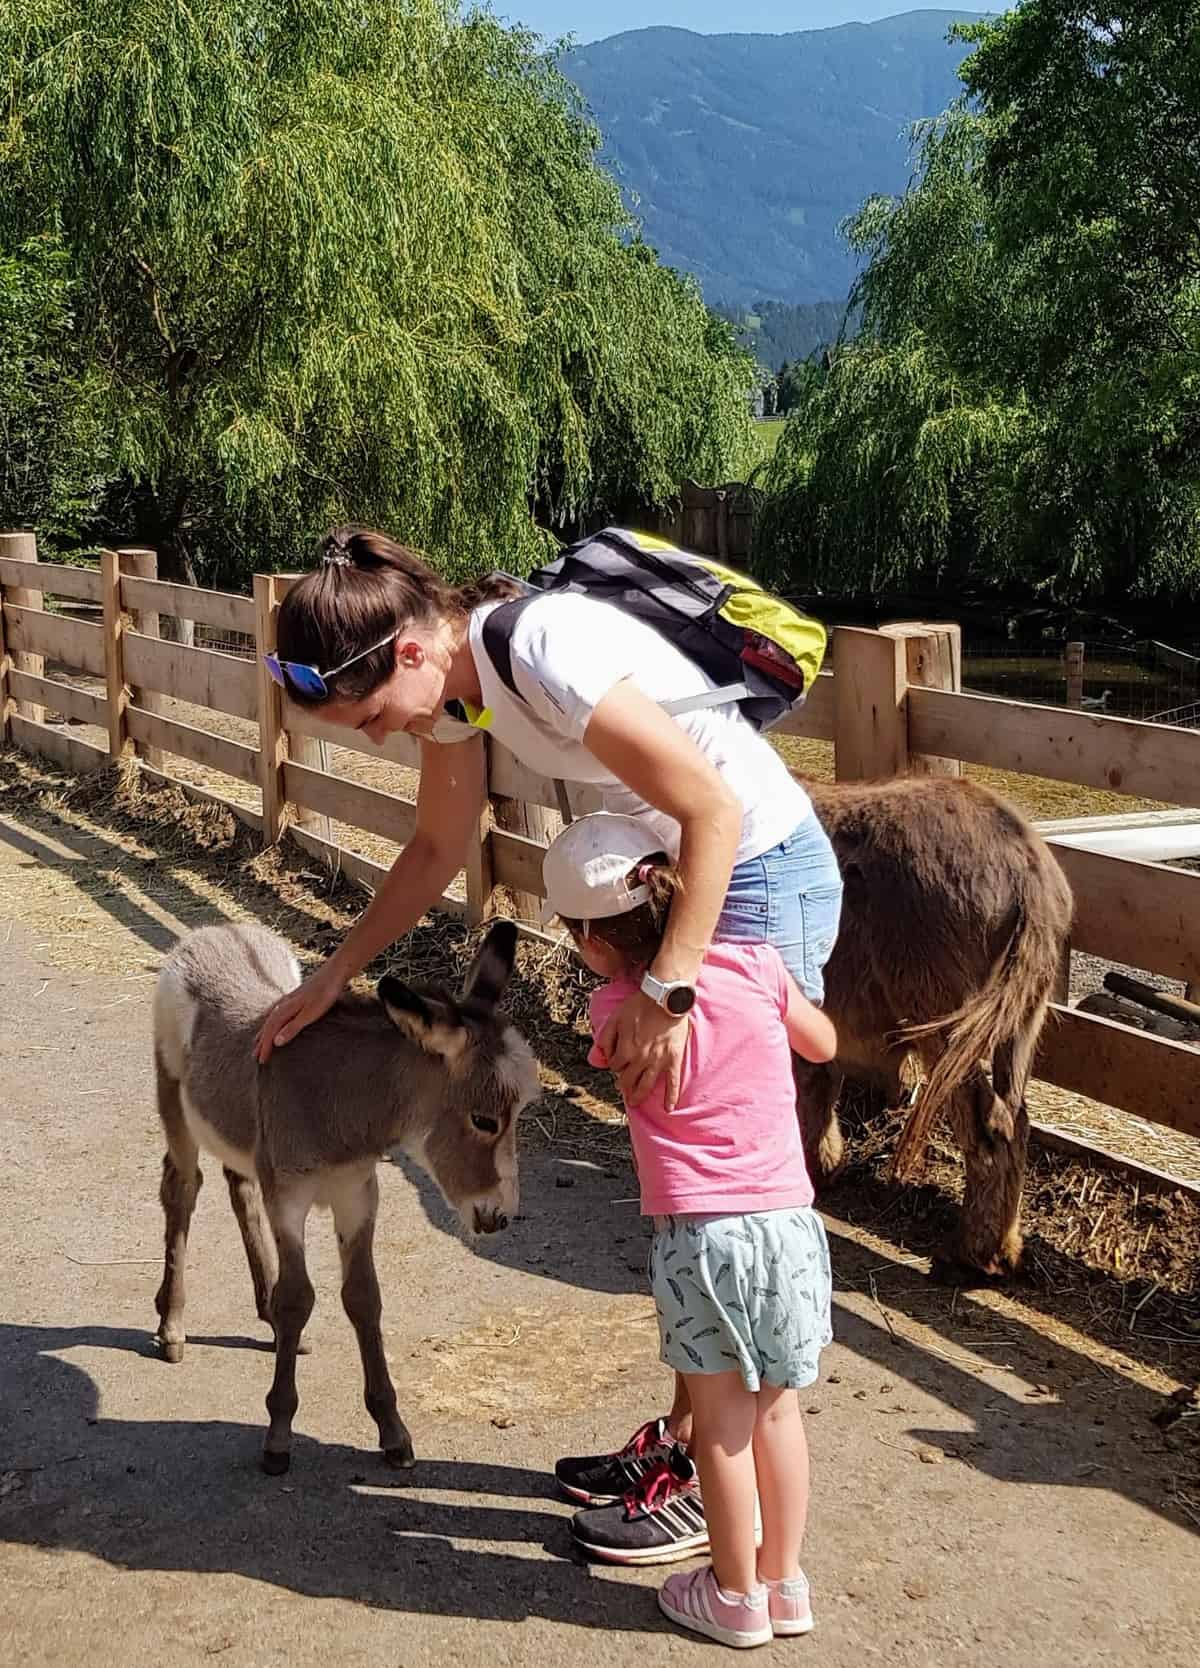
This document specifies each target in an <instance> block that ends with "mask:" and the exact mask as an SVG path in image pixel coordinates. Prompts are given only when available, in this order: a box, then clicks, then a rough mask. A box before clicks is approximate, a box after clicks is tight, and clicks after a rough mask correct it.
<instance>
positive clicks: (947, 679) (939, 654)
mask: <svg viewBox="0 0 1200 1668" xmlns="http://www.w3.org/2000/svg"><path fill="white" fill-rule="evenodd" d="M882 630H883V634H884V636H885V637H895V638H897V639H898V640H899V641H900V642H902V643H903V644H904V655H905V677H906V680H907V682H908V684H909V685H910V687H911V686H912V685H916V687H917V688H919V689H950V690H953V691H954V692H955V693H956V694H958V693H961V691H962V627H961V626H959V625H907V624H905V625H886V626H884V627H883V628H882ZM908 770H909V774H910V775H911V776H961V775H962V761H961V760H959V759H942V758H937V757H935V756H934V755H932V754H929V753H913V752H910V753H909V755H908Z"/></svg>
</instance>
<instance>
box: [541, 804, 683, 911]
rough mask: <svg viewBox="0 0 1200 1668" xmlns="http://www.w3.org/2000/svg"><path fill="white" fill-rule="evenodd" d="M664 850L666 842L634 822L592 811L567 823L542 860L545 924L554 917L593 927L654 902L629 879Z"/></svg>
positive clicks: (606, 813)
mask: <svg viewBox="0 0 1200 1668" xmlns="http://www.w3.org/2000/svg"><path fill="white" fill-rule="evenodd" d="M661 850H662V841H661V840H658V839H656V838H655V836H654V835H653V834H652V833H651V832H649V831H648V830H647V828H646V826H645V824H644V823H640V822H639V821H638V820H637V818H636V817H623V816H619V815H618V814H617V813H616V812H615V811H593V812H592V813H591V814H590V815H589V816H586V817H579V818H578V819H577V820H576V821H575V822H572V823H569V824H568V825H567V827H566V828H564V829H563V831H562V833H561V834H560V835H559V836H558V838H557V839H556V840H555V841H553V843H552V844H551V845H550V846H549V848H548V849H547V852H546V855H545V857H544V858H543V859H542V881H543V884H544V885H545V888H546V901H545V903H544V904H543V906H542V920H543V922H546V921H550V920H552V919H553V917H554V916H556V915H565V916H566V917H567V918H568V919H569V920H572V921H582V922H583V925H584V930H585V932H586V930H587V927H588V925H589V923H590V922H592V921H604V920H607V919H609V918H610V917H611V916H613V915H627V914H629V912H630V911H631V910H634V909H638V908H639V907H640V906H641V905H642V904H644V903H648V902H649V899H650V888H649V887H648V886H646V885H645V884H639V883H638V881H637V878H636V875H635V876H634V878H633V884H632V885H631V884H630V882H629V878H628V877H629V876H630V875H631V873H632V872H633V871H634V870H636V868H637V865H638V864H639V863H645V862H646V861H647V859H648V858H651V857H653V856H654V855H655V853H656V852H659V851H661Z"/></svg>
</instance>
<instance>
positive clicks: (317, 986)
mask: <svg viewBox="0 0 1200 1668" xmlns="http://www.w3.org/2000/svg"><path fill="white" fill-rule="evenodd" d="M345 988H346V983H345V980H344V979H343V978H342V976H341V974H340V972H339V971H338V970H337V969H336V968H334V967H333V966H332V965H330V966H326V967H322V968H320V969H319V970H318V971H317V972H316V973H314V974H312V976H311V977H310V978H307V979H305V981H304V983H303V984H302V985H298V986H297V987H296V989H295V990H290V991H289V992H288V993H287V995H286V996H281V997H280V999H279V1001H278V1002H276V1004H275V1006H274V1007H273V1008H272V1009H271V1011H270V1012H269V1013H268V1014H267V1017H266V1018H265V1019H264V1020H263V1022H262V1024H261V1026H260V1027H259V1031H258V1036H257V1037H256V1038H255V1041H254V1057H255V1059H256V1060H257V1061H258V1063H259V1065H260V1066H265V1065H266V1063H267V1061H268V1060H269V1059H270V1058H271V1051H272V1049H275V1048H282V1047H283V1045H284V1044H285V1043H290V1042H291V1040H292V1038H293V1037H297V1036H299V1034H300V1032H301V1031H303V1030H304V1029H305V1028H306V1027H307V1026H309V1025H313V1024H315V1023H316V1021H317V1020H318V1019H321V1018H323V1017H324V1016H325V1015H326V1014H327V1013H328V1012H329V1010H330V1008H332V1007H333V1004H334V1003H335V1002H336V1001H337V999H338V997H339V996H340V995H341V994H342V992H343V990H344V989H345Z"/></svg>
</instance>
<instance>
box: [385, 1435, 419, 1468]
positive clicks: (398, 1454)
mask: <svg viewBox="0 0 1200 1668" xmlns="http://www.w3.org/2000/svg"><path fill="white" fill-rule="evenodd" d="M383 1457H384V1459H385V1460H386V1461H387V1463H388V1464H389V1465H390V1466H391V1468H392V1470H393V1471H411V1470H412V1468H413V1466H414V1465H415V1464H416V1463H417V1460H416V1456H415V1454H414V1453H413V1445H412V1440H411V1438H409V1437H405V1439H404V1441H403V1442H401V1443H398V1444H397V1445H396V1447H394V1448H385V1449H384V1450H383Z"/></svg>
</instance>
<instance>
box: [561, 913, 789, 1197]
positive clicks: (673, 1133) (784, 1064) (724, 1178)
mask: <svg viewBox="0 0 1200 1668" xmlns="http://www.w3.org/2000/svg"><path fill="white" fill-rule="evenodd" d="M636 989H637V986H636V984H635V983H634V982H633V981H632V980H629V979H617V980H614V981H613V983H612V984H607V985H602V986H601V988H600V989H599V990H598V991H596V993H595V995H594V996H593V997H592V1033H593V1035H594V1036H597V1037H598V1036H599V1035H600V1033H601V1032H602V1031H603V1029H604V1027H605V1025H606V1024H607V1023H608V1020H609V1019H610V1017H611V1016H612V1014H613V1013H614V1012H615V1011H616V1010H617V1008H619V1007H620V1006H621V1004H622V1002H624V1001H625V1000H626V998H627V997H629V996H631V995H632V994H633V992H634V991H635V990H636ZM787 1004H788V983H787V973H786V970H785V968H784V965H783V962H782V961H781V960H780V958H779V953H778V951H776V950H775V949H773V948H772V947H771V945H769V944H714V945H712V947H711V948H710V950H709V952H708V955H707V956H706V957H705V961H704V966H703V967H702V968H701V969H700V976H699V978H698V979H697V981H696V1005H695V1007H694V1008H693V1009H692V1013H691V1025H690V1030H689V1034H688V1043H687V1049H686V1051H685V1053H684V1057H683V1079H682V1082H681V1084H680V1090H679V1103H678V1105H677V1106H676V1108H675V1110H674V1112H668V1111H667V1110H666V1108H665V1107H664V1105H663V1090H662V1085H661V1084H659V1085H658V1086H657V1087H656V1088H655V1090H654V1092H653V1094H651V1096H650V1097H649V1099H648V1100H645V1101H643V1102H642V1104H641V1105H640V1106H637V1107H628V1108H627V1110H628V1112H629V1129H630V1133H631V1135H632V1137H633V1153H634V1159H635V1161H636V1163H637V1170H638V1179H639V1181H640V1183H641V1189H642V1214H643V1215H645V1216H668V1215H673V1214H694V1213H702V1212H711V1213H715V1214H722V1213H728V1214H730V1215H734V1214H738V1213H743V1212H747V1211H759V1210H786V1209H794V1208H796V1207H797V1206H802V1205H811V1204H812V1201H813V1186H812V1182H811V1181H810V1180H809V1175H808V1167H807V1165H806V1164H805V1162H804V1148H803V1145H802V1144H801V1140H800V1124H799V1120H798V1119H797V1116H796V1089H795V1084H794V1082H793V1079H792V1054H791V1049H790V1048H789V1046H788V1039H787V1032H786V1030H785V1029H784V1023H783V1021H784V1016H785V1015H786V1013H787ZM588 1058H589V1060H590V1061H591V1063H592V1065H594V1066H604V1065H607V1064H608V1062H607V1060H606V1059H605V1058H604V1056H603V1055H602V1054H601V1052H600V1048H599V1045H598V1044H596V1045H593V1047H592V1051H591V1053H590V1055H589V1056H588Z"/></svg>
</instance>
